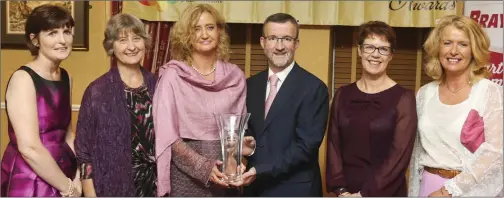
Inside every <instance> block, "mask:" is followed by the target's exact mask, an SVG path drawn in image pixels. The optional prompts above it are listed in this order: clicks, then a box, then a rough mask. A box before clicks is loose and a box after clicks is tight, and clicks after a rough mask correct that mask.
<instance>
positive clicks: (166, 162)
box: [153, 60, 247, 196]
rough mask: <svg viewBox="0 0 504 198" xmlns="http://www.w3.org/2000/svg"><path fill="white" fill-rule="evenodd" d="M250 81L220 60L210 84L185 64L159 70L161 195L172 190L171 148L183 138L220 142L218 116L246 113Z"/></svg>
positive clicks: (155, 99) (157, 103)
mask: <svg viewBox="0 0 504 198" xmlns="http://www.w3.org/2000/svg"><path fill="white" fill-rule="evenodd" d="M246 93H247V91H246V81H245V76H244V74H243V72H242V71H241V70H240V69H239V68H238V67H237V66H236V65H234V64H231V63H227V62H223V61H218V62H217V68H216V70H215V80H214V81H213V82H212V81H208V80H205V79H204V78H203V77H202V76H200V75H199V74H198V73H197V72H196V71H195V70H194V69H193V68H191V67H190V66H188V65H187V64H185V63H183V62H179V61H176V60H172V61H170V62H168V63H167V64H165V65H163V66H162V67H161V68H160V69H159V79H158V83H157V85H156V91H155V93H154V97H153V116H154V130H155V136H156V142H155V143H156V145H155V146H156V159H157V172H158V184H157V188H158V196H163V195H165V194H166V193H170V191H171V186H170V185H171V183H170V162H171V145H172V144H173V143H174V142H175V141H176V140H177V139H179V138H188V139H193V140H218V139H219V132H218V127H217V122H216V120H215V118H214V115H213V114H214V113H218V114H222V113H236V114H238V113H245V112H246V106H245V97H246Z"/></svg>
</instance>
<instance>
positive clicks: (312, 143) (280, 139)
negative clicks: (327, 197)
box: [244, 64, 329, 197]
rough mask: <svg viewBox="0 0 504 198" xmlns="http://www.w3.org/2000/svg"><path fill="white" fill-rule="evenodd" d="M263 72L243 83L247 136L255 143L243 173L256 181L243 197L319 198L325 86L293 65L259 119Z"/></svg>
mask: <svg viewBox="0 0 504 198" xmlns="http://www.w3.org/2000/svg"><path fill="white" fill-rule="evenodd" d="M267 80H268V70H266V71H263V72H261V73H259V74H257V75H255V76H252V77H250V78H249V79H248V80H247V110H248V112H249V113H251V117H250V120H249V125H248V126H249V129H248V130H247V135H251V136H253V137H254V138H255V139H256V141H257V142H256V150H255V153H254V155H252V156H251V157H248V158H247V159H248V162H249V164H248V166H247V168H251V167H255V168H256V171H257V178H256V180H255V181H254V182H253V183H252V184H251V185H250V186H248V187H246V188H245V189H244V195H245V196H268V197H277V196H289V197H292V196H304V197H310V196H322V185H321V177H320V167H319V162H318V151H319V146H320V144H321V142H322V139H323V137H324V131H325V129H326V122H327V116H328V108H329V97H328V90H327V86H326V85H325V84H324V83H323V82H322V81H321V80H320V79H318V78H317V77H316V76H314V75H313V74H311V73H309V72H308V71H306V70H304V69H303V68H301V67H300V66H299V65H297V64H294V67H293V68H292V70H291V71H290V73H289V74H288V75H287V78H286V79H285V81H284V82H283V83H282V86H281V87H280V90H279V91H278V93H277V95H276V97H275V100H274V101H273V104H272V105H271V107H270V112H269V113H268V116H267V117H266V119H264V105H265V98H266V85H267V84H266V83H267Z"/></svg>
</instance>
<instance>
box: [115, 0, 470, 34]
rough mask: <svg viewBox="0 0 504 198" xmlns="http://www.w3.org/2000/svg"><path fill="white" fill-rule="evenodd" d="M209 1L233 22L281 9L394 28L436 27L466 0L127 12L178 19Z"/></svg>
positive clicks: (304, 16) (128, 4)
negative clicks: (438, 21) (438, 22)
mask: <svg viewBox="0 0 504 198" xmlns="http://www.w3.org/2000/svg"><path fill="white" fill-rule="evenodd" d="M200 3H207V4H210V5H212V6H214V7H215V8H216V9H217V10H219V11H220V13H222V15H223V16H224V17H225V18H226V21H227V22H229V23H263V22H264V20H265V19H266V17H268V16H269V15H271V14H274V13H277V12H284V13H288V14H290V15H292V16H294V17H295V18H296V19H298V20H299V23H300V24H303V25H348V26H359V25H360V24H362V23H364V22H367V21H369V20H380V21H384V22H386V23H388V24H389V25H391V26H394V27H433V26H434V25H435V21H436V19H438V18H440V17H441V16H444V15H449V14H462V8H463V2H462V1H170V0H168V1H166V0H165V1H149V0H141V1H124V2H123V13H129V14H134V15H136V16H137V17H139V18H142V19H144V20H148V21H177V20H178V19H179V15H180V13H181V12H182V11H183V10H184V9H185V8H186V7H187V6H189V5H191V4H200Z"/></svg>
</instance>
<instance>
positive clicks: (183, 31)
mask: <svg viewBox="0 0 504 198" xmlns="http://www.w3.org/2000/svg"><path fill="white" fill-rule="evenodd" d="M204 12H207V13H209V14H210V15H212V16H213V18H214V19H215V22H216V24H217V28H218V29H219V44H218V49H217V58H218V59H219V60H223V61H228V60H229V57H230V53H231V50H230V46H229V45H230V38H229V35H228V33H227V30H228V27H227V25H226V21H225V20H224V17H222V15H221V14H220V13H219V12H218V11H217V10H216V9H215V8H214V7H212V6H211V5H208V4H198V5H191V6H189V7H188V8H186V9H185V10H184V11H183V12H182V14H181V15H180V19H179V20H178V21H177V22H176V23H175V25H174V26H173V28H172V29H171V31H170V38H169V40H170V52H171V58H172V59H175V60H180V61H185V62H187V63H189V64H192V61H193V60H192V57H191V54H192V52H193V46H192V40H193V39H195V32H194V28H193V27H194V26H195V25H196V24H197V23H198V20H199V18H200V16H201V14H203V13H204Z"/></svg>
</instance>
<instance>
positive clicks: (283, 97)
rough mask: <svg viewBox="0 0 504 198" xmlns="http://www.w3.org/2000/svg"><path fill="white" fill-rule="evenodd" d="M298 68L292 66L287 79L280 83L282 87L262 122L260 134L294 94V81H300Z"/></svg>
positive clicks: (295, 65)
mask: <svg viewBox="0 0 504 198" xmlns="http://www.w3.org/2000/svg"><path fill="white" fill-rule="evenodd" d="M298 67H299V66H298V65H297V64H294V67H293V68H292V70H291V71H290V73H289V74H288V75H287V78H285V82H283V83H282V86H281V87H280V90H279V91H278V93H277V95H276V97H275V100H273V104H271V107H270V110H269V113H268V115H267V117H266V119H265V120H264V128H263V130H261V133H262V132H264V131H265V129H266V128H267V127H268V125H269V123H271V121H272V120H273V119H274V118H275V117H276V116H277V115H278V114H279V112H281V110H282V107H283V106H285V104H286V103H288V102H289V101H290V100H291V97H292V95H293V94H294V93H295V91H296V80H300V79H299V78H298V77H297V74H298V73H299V68H298ZM265 94H266V93H265ZM264 97H266V96H264ZM264 103H265V102H263V104H264ZM263 112H264V105H263Z"/></svg>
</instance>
